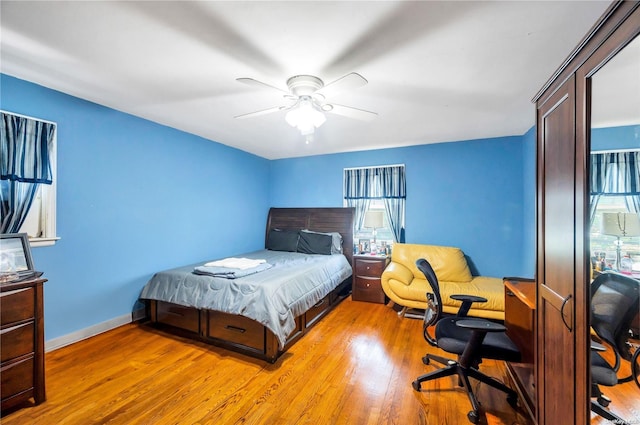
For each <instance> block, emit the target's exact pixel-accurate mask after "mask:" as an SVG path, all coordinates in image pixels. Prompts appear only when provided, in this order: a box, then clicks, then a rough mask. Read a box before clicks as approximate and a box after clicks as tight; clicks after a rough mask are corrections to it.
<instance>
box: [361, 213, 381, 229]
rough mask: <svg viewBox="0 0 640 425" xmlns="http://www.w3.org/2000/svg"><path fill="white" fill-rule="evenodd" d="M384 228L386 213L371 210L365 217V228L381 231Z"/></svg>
mask: <svg viewBox="0 0 640 425" xmlns="http://www.w3.org/2000/svg"><path fill="white" fill-rule="evenodd" d="M383 226H384V211H375V210H369V211H367V212H366V213H365V215H364V227H373V228H374V229H379V228H381V227H383Z"/></svg>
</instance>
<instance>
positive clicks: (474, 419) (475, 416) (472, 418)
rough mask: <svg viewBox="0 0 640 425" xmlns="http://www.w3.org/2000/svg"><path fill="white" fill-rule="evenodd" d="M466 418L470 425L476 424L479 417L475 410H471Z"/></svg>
mask: <svg viewBox="0 0 640 425" xmlns="http://www.w3.org/2000/svg"><path fill="white" fill-rule="evenodd" d="M467 418H468V419H469V422H471V423H472V424H477V423H478V421H479V420H480V415H478V412H476V411H475V410H472V411H470V412H469V413H467Z"/></svg>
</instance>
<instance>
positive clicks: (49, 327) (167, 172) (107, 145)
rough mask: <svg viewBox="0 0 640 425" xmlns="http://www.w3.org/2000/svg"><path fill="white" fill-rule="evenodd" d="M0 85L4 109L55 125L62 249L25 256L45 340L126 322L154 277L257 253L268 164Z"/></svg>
mask: <svg viewBox="0 0 640 425" xmlns="http://www.w3.org/2000/svg"><path fill="white" fill-rule="evenodd" d="M0 78H1V80H0V84H1V87H2V92H1V95H0V107H1V108H2V109H3V110H7V111H10V112H15V113H19V114H23V115H28V116H32V117H36V118H41V119H44V120H49V121H55V122H57V123H58V194H57V233H58V236H59V237H61V239H60V240H59V241H58V242H57V243H56V244H55V246H50V247H37V248H33V249H32V251H33V259H34V263H35V266H36V267H37V269H38V270H42V271H44V272H45V274H44V276H45V277H46V278H47V279H48V280H49V281H48V282H47V283H46V284H45V340H46V341H48V342H50V341H51V340H52V339H53V340H55V339H56V338H64V336H65V335H69V334H73V333H75V332H79V331H80V332H81V331H82V330H83V329H87V328H92V327H96V326H100V324H101V323H105V322H109V321H113V320H114V319H122V318H123V317H126V315H130V314H131V312H132V310H133V309H135V308H136V307H139V305H138V306H136V300H137V298H138V295H139V293H140V291H141V289H142V287H143V286H144V284H145V283H146V281H147V280H148V279H149V278H150V277H151V276H152V274H153V273H154V272H155V271H158V270H161V269H167V268H171V267H177V266H181V265H185V264H190V263H195V262H200V261H204V260H208V259H214V258H219V257H220V256H225V255H233V254H237V253H241V252H247V251H251V250H255V249H260V248H262V247H263V246H264V245H263V243H264V228H265V221H266V217H267V212H268V208H269V199H268V195H267V193H268V182H269V161H268V160H266V159H264V158H260V157H257V156H254V155H251V154H248V153H246V152H242V151H240V150H237V149H232V148H229V147H227V146H224V145H221V144H218V143H214V142H211V141H209V140H205V139H203V138H200V137H197V136H194V135H190V134H187V133H184V132H181V131H178V130H175V129H172V128H169V127H164V126H161V125H158V124H155V123H153V122H150V121H146V120H143V119H140V118H137V117H134V116H131V115H127V114H124V113H121V112H118V111H115V110H113V109H109V108H106V107H103V106H100V105H97V104H94V103H91V102H87V101H84V100H81V99H78V98H75V97H72V96H69V95H66V94H63V93H60V92H57V91H53V90H50V89H47V88H44V87H42V86H38V85H35V84H31V83H28V82H25V81H22V80H18V79H15V78H12V77H9V76H7V75H1V76H0Z"/></svg>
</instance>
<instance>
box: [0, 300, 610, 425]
mask: <svg viewBox="0 0 640 425" xmlns="http://www.w3.org/2000/svg"><path fill="white" fill-rule="evenodd" d="M421 332H422V329H421V321H420V320H412V319H400V318H398V317H397V315H396V313H395V311H394V310H393V309H391V308H389V307H388V306H384V305H380V304H370V303H364V302H354V301H351V299H346V300H345V301H343V302H342V303H341V304H340V305H339V306H337V307H336V308H335V309H334V310H333V311H332V312H331V313H330V314H329V315H328V316H327V317H326V318H324V319H323V320H322V321H321V322H320V323H319V324H318V325H316V327H315V328H313V329H312V330H311V331H310V332H309V333H308V334H307V335H306V336H305V337H304V338H303V339H302V340H300V341H299V342H297V343H296V344H295V345H294V346H293V347H292V348H291V349H290V351H289V352H287V353H285V354H284V355H283V356H282V357H281V358H280V359H279V360H278V361H277V362H276V363H275V364H269V363H266V362H263V361H259V360H255V359H252V358H250V357H247V356H244V355H241V354H236V353H234V352H231V351H227V350H224V349H221V348H216V347H213V346H210V345H207V344H204V343H198V342H193V341H189V340H186V339H182V338H179V337H175V336H172V335H169V334H166V333H163V332H161V331H158V330H154V329H151V328H148V327H146V326H140V325H137V324H130V325H126V326H122V327H120V328H117V329H115V330H112V331H110V332H106V333H104V334H101V335H98V336H95V337H93V338H90V339H88V340H85V341H81V342H79V343H76V344H73V345H71V346H68V347H64V348H61V349H58V350H56V351H53V352H50V353H47V354H46V373H47V376H46V379H47V382H46V387H47V401H46V402H44V403H43V404H41V405H39V406H28V407H25V408H23V409H20V410H16V411H13V412H4V417H2V419H0V423H2V424H3V425H17V424H20V425H28V424H46V425H49V424H59V425H65V424H71V425H76V424H82V425H85V424H127V425H129V424H153V425H164V424H189V425H192V424H287V425H289V424H296V425H298V424H313V425H324V424H349V425H357V424H398V425H411V424H438V425H457V424H465V425H466V424H468V423H469V422H468V421H467V417H466V415H467V412H468V411H469V409H470V404H469V401H468V399H467V396H466V394H465V393H464V392H463V390H462V389H460V388H458V387H457V386H456V382H455V381H456V380H455V378H445V379H440V380H437V381H432V382H429V383H425V384H423V390H422V392H420V393H418V392H415V391H414V390H413V388H412V387H411V381H412V380H413V379H414V378H415V377H416V376H418V375H420V374H422V373H424V372H426V371H430V370H433V369H434V366H432V365H429V366H425V365H424V364H422V361H421V357H422V356H423V355H424V353H425V352H427V351H432V352H437V351H440V350H437V349H434V348H432V347H429V346H428V344H427V343H426V342H425V341H424V340H423V339H422V334H421ZM440 353H441V354H444V353H443V352H440ZM444 355H446V354H444ZM482 369H483V370H485V371H486V372H487V373H490V374H492V375H494V376H497V377H499V378H500V379H505V376H506V370H505V367H504V364H502V363H500V362H493V361H485V362H484V363H483V365H482ZM472 382H473V383H474V385H475V388H477V395H478V398H479V399H480V401H481V403H482V406H483V409H484V413H483V414H482V416H481V422H480V423H482V424H505V425H525V424H527V423H528V422H527V419H526V416H525V415H526V414H525V413H524V410H522V409H518V410H514V409H512V408H511V407H510V406H509V405H508V403H507V402H506V398H505V397H504V395H503V394H502V393H500V392H498V391H496V390H494V389H492V388H489V387H487V386H486V385H484V384H478V383H476V382H475V381H472ZM607 394H608V395H611V394H610V392H609V391H607ZM612 398H613V397H612ZM614 403H615V400H614ZM614 403H612V405H613V404H614ZM605 423H606V421H600V422H598V421H597V420H596V421H592V424H605Z"/></svg>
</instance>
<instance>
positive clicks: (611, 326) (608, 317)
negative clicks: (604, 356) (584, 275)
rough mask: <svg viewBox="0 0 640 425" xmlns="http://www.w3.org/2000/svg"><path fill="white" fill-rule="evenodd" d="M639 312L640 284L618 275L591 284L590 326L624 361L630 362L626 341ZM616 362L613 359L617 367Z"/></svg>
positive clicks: (606, 275) (611, 274) (597, 279)
mask: <svg viewBox="0 0 640 425" xmlns="http://www.w3.org/2000/svg"><path fill="white" fill-rule="evenodd" d="M638 311H640V281H638V280H636V279H633V278H631V277H629V276H625V275H621V274H618V273H603V274H601V275H599V276H598V277H597V278H596V279H595V280H594V281H593V282H592V283H591V327H592V328H593V330H594V331H595V332H596V333H597V334H598V336H599V337H600V338H602V339H603V340H604V341H606V342H607V343H608V344H610V345H611V346H613V347H614V349H615V350H616V351H617V353H618V354H619V355H620V356H621V357H622V358H623V359H625V360H631V353H630V350H629V346H628V345H627V340H628V339H629V329H630V327H631V322H632V321H633V319H634V318H635V316H636V315H637V314H638ZM617 363H618V361H617V359H616V366H617ZM616 369H617V368H616Z"/></svg>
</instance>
